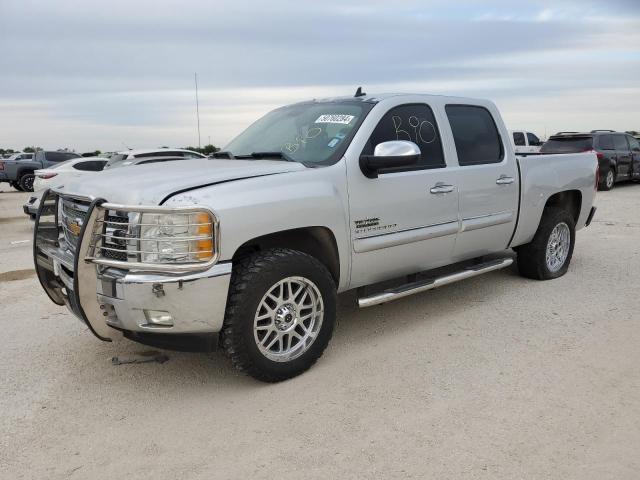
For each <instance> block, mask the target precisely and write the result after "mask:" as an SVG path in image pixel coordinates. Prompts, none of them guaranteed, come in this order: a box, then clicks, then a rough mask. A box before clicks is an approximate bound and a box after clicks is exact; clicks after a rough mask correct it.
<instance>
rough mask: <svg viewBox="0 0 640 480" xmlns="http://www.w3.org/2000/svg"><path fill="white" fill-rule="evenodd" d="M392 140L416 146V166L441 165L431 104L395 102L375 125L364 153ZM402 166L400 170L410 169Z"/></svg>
mask: <svg viewBox="0 0 640 480" xmlns="http://www.w3.org/2000/svg"><path fill="white" fill-rule="evenodd" d="M392 140H408V141H410V142H413V143H415V144H416V145H418V147H419V148H420V160H419V161H418V166H417V168H421V169H424V168H441V167H444V166H445V161H444V154H443V153H442V140H441V139H440V133H439V132H438V125H437V123H436V119H435V117H434V116H433V110H431V107H429V106H428V105H426V104H424V103H416V104H409V105H399V106H397V107H394V108H392V109H391V110H389V111H388V112H387V113H386V114H385V115H384V117H382V119H381V120H380V122H379V123H378V125H376V128H375V130H374V131H373V133H372V134H371V137H370V138H369V141H368V142H367V145H366V146H365V148H364V150H363V152H362V153H363V154H365V155H373V152H374V149H375V147H376V145H378V144H380V143H382V142H389V141H392ZM414 169H416V167H414V168H409V169H407V168H403V170H414Z"/></svg>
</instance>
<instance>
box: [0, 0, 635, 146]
mask: <svg viewBox="0 0 640 480" xmlns="http://www.w3.org/2000/svg"><path fill="white" fill-rule="evenodd" d="M194 72H197V73H198V79H199V87H200V88H199V93H200V121H201V132H202V143H203V144H205V143H207V142H208V141H209V139H210V140H211V142H212V143H214V144H215V145H220V146H223V145H224V144H225V143H226V142H227V141H229V140H230V139H231V138H232V137H233V136H234V135H236V134H237V133H239V132H240V131H241V130H242V129H243V128H245V127H246V126H247V125H248V124H249V123H250V122H251V121H252V120H254V119H256V118H257V117H259V116H260V115H262V114H264V113H265V112H267V111H268V110H270V109H271V108H274V107H275V106H278V105H281V104H284V103H289V102H293V101H298V100H304V99H309V98H313V97H322V96H330V95H345V94H348V95H350V94H352V93H353V92H354V91H355V88H356V87H357V86H358V85H363V86H364V89H365V91H367V92H369V93H375V92H388V91H402V92H421V93H443V94H455V95H465V96H480V97H484V98H490V99H492V100H494V101H495V102H496V103H497V104H498V106H499V107H500V108H501V110H502V112H503V115H504V117H505V120H506V122H507V126H508V127H509V128H525V129H529V130H532V131H534V132H537V133H538V134H539V135H544V134H545V132H547V133H549V134H550V133H553V132H555V131H557V130H584V129H589V130H590V129H594V128H613V129H620V130H629V129H634V130H640V0H609V1H593V0H574V1H572V0H555V1H550V0H530V1H507V0H484V1H474V0H462V1H452V0H435V1H404V0H394V1H389V0H384V1H378V0H366V1H348V0H341V1H340V0H322V1H291V2H290V1H283V0H270V1H269V2H257V1H255V2H246V1H244V0H232V1H230V0H201V1H196V0H190V1H187V0H182V1H180V0H175V1H172V0H170V1H164V0H110V1H106V2H105V1H95V0H49V1H37V0H0V147H4V148H7V147H11V148H22V147H24V146H26V145H39V146H42V147H45V148H59V147H70V148H75V149H77V150H80V151H83V150H89V149H95V148H98V149H101V150H103V151H106V150H122V149H124V147H123V145H128V146H130V147H134V148H142V147H156V146H160V145H171V146H183V145H189V144H190V145H193V144H197V142H198V137H197V130H196V116H195V98H194Z"/></svg>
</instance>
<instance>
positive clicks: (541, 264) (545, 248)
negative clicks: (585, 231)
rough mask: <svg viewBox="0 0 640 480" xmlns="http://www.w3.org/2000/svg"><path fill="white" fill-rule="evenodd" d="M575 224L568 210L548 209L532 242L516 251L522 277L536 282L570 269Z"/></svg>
mask: <svg viewBox="0 0 640 480" xmlns="http://www.w3.org/2000/svg"><path fill="white" fill-rule="evenodd" d="M575 236H576V232H575V222H574V220H573V216H572V215H571V214H570V213H569V212H567V211H566V210H563V209H560V208H556V207H549V208H546V209H545V211H544V213H543V215H542V220H541V221H540V226H539V227H538V231H537V232H536V234H535V235H534V237H533V240H532V241H531V243H528V244H526V245H523V246H521V247H518V248H517V250H516V251H517V253H518V269H519V270H520V274H521V275H522V276H524V277H527V278H533V279H536V280H549V279H551V278H557V277H561V276H562V275H564V274H565V273H567V270H568V269H569V264H570V263H571V256H572V255H573V246H574V244H575Z"/></svg>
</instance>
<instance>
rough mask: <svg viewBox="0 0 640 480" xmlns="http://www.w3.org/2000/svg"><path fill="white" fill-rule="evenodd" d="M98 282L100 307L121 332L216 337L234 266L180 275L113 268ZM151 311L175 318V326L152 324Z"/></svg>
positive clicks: (227, 264) (109, 321)
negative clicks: (208, 334)
mask: <svg viewBox="0 0 640 480" xmlns="http://www.w3.org/2000/svg"><path fill="white" fill-rule="evenodd" d="M97 278H98V285H97V302H98V303H99V305H100V307H99V308H100V309H101V310H103V316H104V318H105V321H106V323H107V325H109V326H111V327H114V328H117V329H118V330H128V331H132V332H145V331H146V332H151V331H153V332H156V333H166V334H169V333H217V332H219V331H220V330H221V329H222V321H223V320H224V311H225V308H226V304H227V291H228V290H229V280H230V278H231V263H220V264H217V265H214V266H213V267H211V268H210V269H209V270H205V271H204V272H199V273H194V274H189V275H180V276H168V275H158V274H157V273H153V274H141V273H128V272H125V271H123V270H116V269H113V268H110V269H107V270H105V271H103V272H102V273H98V277H97ZM150 310H155V311H163V312H167V313H168V314H169V315H171V317H173V326H161V325H154V324H152V323H149V321H148V320H147V316H146V315H145V311H150Z"/></svg>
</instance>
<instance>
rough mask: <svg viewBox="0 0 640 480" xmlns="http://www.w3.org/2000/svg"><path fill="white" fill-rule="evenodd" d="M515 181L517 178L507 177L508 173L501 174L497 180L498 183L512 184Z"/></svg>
mask: <svg viewBox="0 0 640 480" xmlns="http://www.w3.org/2000/svg"><path fill="white" fill-rule="evenodd" d="M513 182H515V178H513V177H507V176H506V175H500V178H498V179H497V180H496V183H497V184H498V185H510V184H512V183H513Z"/></svg>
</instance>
